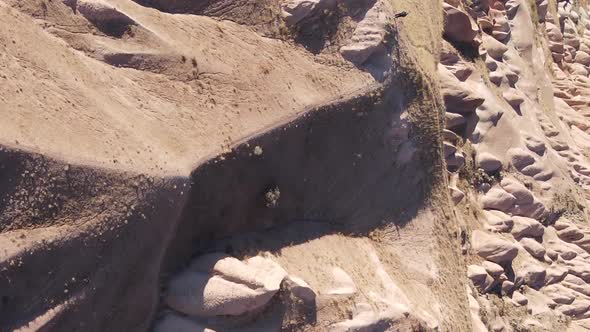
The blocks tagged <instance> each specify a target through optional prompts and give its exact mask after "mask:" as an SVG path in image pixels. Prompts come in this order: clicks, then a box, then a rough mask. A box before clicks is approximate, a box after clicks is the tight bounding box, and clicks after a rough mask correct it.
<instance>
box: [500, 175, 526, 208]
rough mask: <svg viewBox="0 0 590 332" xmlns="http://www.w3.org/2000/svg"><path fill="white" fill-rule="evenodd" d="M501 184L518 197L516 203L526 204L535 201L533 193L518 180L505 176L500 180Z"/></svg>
mask: <svg viewBox="0 0 590 332" xmlns="http://www.w3.org/2000/svg"><path fill="white" fill-rule="evenodd" d="M500 185H501V186H502V188H503V189H504V190H506V192H508V193H510V194H511V195H512V196H514V197H515V198H516V202H515V203H516V204H519V205H525V204H531V203H533V201H534V196H533V193H532V192H531V191H530V190H528V189H527V187H525V186H524V185H523V184H522V183H520V182H519V181H518V180H516V179H513V178H509V177H504V178H503V179H502V181H501V182H500Z"/></svg>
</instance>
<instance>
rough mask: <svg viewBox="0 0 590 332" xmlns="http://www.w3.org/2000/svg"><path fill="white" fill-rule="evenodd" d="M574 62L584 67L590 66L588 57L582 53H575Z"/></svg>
mask: <svg viewBox="0 0 590 332" xmlns="http://www.w3.org/2000/svg"><path fill="white" fill-rule="evenodd" d="M574 61H575V62H577V63H579V64H582V65H584V66H588V65H590V55H589V54H588V53H586V52H583V51H577V52H576V57H575V58H574Z"/></svg>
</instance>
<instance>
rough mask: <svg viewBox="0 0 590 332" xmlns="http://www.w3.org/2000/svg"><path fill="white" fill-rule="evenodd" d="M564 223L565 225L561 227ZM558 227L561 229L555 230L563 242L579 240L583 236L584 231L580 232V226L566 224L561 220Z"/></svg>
mask: <svg viewBox="0 0 590 332" xmlns="http://www.w3.org/2000/svg"><path fill="white" fill-rule="evenodd" d="M564 224H565V225H566V226H565V227H562V226H563V225H564ZM554 227H555V225H554ZM558 227H560V228H561V229H560V230H558V231H557V236H558V237H559V238H560V239H561V240H563V241H565V242H575V241H578V240H581V239H582V238H583V237H584V233H582V231H581V230H580V228H579V227H578V226H576V225H574V224H571V223H567V224H566V223H565V222H563V221H562V222H561V223H560V224H559V226H558ZM556 228H557V227H556Z"/></svg>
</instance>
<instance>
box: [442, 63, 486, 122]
mask: <svg viewBox="0 0 590 332" xmlns="http://www.w3.org/2000/svg"><path fill="white" fill-rule="evenodd" d="M438 74H439V81H440V86H441V93H442V96H443V101H444V102H445V107H446V109H447V112H451V113H461V114H471V113H473V112H475V109H476V108H477V107H478V106H480V105H481V104H482V103H483V102H484V98H482V97H481V96H480V95H479V94H478V93H476V92H475V91H474V90H473V88H472V87H471V86H470V85H469V84H468V83H465V82H461V81H460V80H459V79H457V77H455V75H453V74H452V73H451V72H450V71H449V70H448V69H447V68H445V67H444V66H443V65H441V64H439V66H438Z"/></svg>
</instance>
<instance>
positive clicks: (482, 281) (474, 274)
mask: <svg viewBox="0 0 590 332" xmlns="http://www.w3.org/2000/svg"><path fill="white" fill-rule="evenodd" d="M467 277H468V278H469V279H470V280H471V282H472V283H473V285H474V286H476V287H477V288H478V289H480V291H481V292H482V293H485V292H486V291H487V290H488V289H489V288H490V287H491V286H492V285H493V283H494V278H492V277H491V276H490V275H489V274H488V273H487V271H486V269H484V268H483V267H481V266H479V265H469V266H468V267H467Z"/></svg>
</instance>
